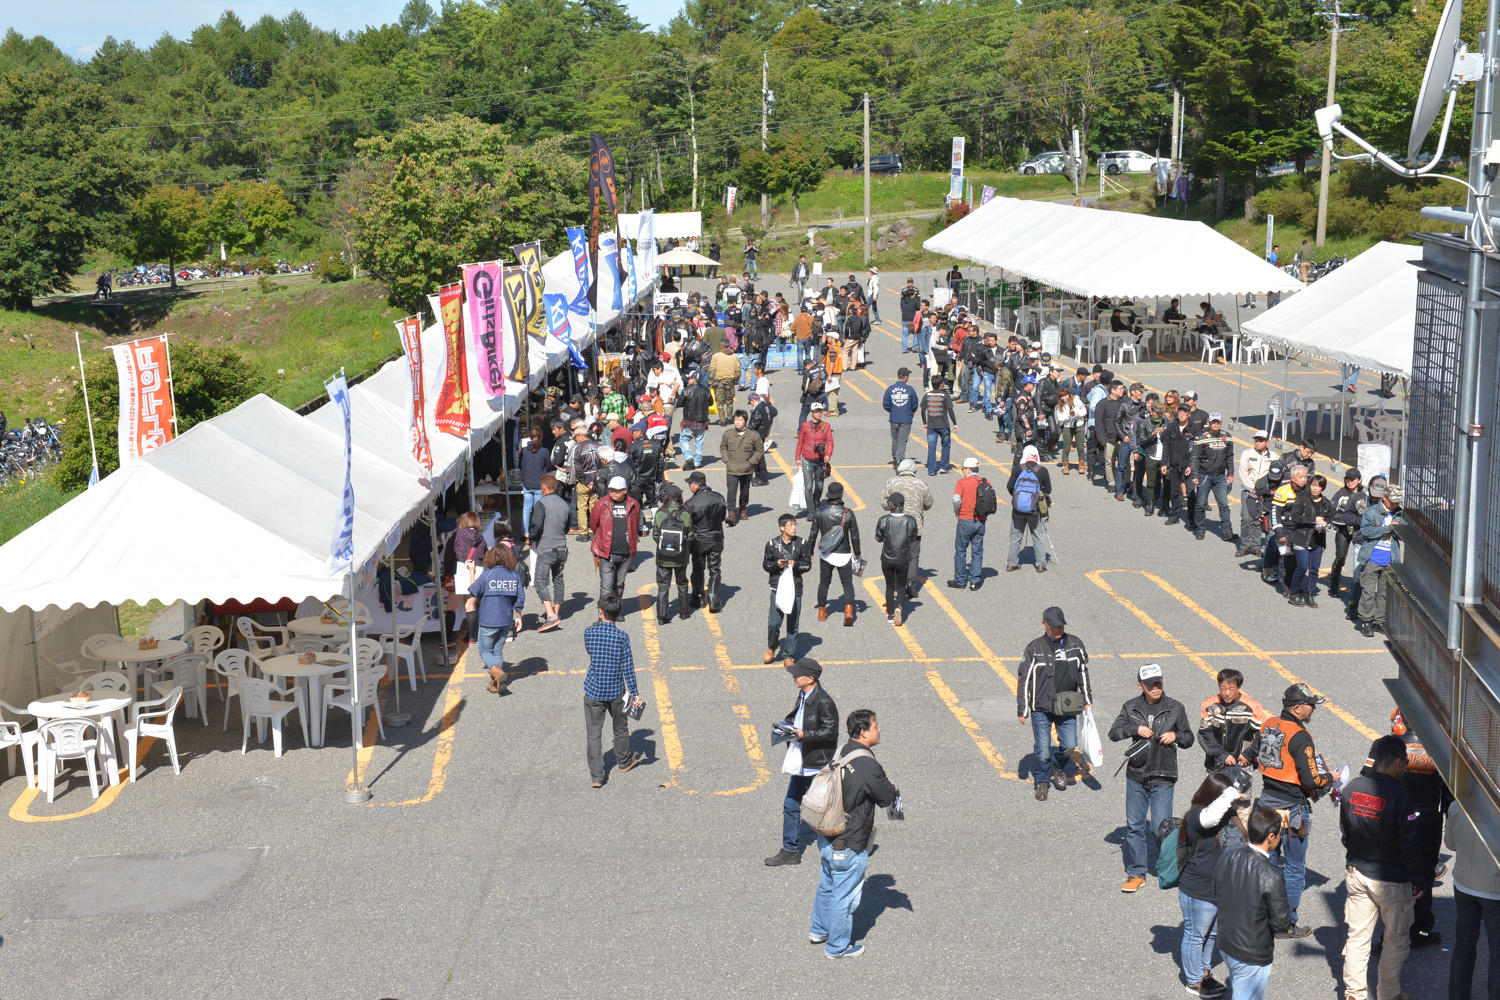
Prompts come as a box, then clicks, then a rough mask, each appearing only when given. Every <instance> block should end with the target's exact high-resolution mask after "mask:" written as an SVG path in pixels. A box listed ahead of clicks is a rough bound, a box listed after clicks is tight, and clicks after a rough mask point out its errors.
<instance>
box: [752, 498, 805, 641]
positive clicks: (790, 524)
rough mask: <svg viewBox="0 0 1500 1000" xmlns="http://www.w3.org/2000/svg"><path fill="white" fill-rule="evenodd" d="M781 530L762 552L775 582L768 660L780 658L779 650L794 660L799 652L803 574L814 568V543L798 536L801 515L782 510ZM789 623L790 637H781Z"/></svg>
mask: <svg viewBox="0 0 1500 1000" xmlns="http://www.w3.org/2000/svg"><path fill="white" fill-rule="evenodd" d="M776 526H777V530H778V533H777V535H776V536H775V537H774V538H772V539H771V540H770V541H768V542H766V549H765V552H764V553H763V554H762V555H761V569H763V570H765V571H766V575H767V576H768V577H769V578H770V584H771V612H770V617H769V620H768V621H767V624H766V653H765V656H764V657H763V660H764V662H766V663H770V662H771V661H772V660H774V659H776V656H777V652H778V651H779V650H782V649H784V650H786V654H785V659H786V660H787V661H788V662H790V661H791V660H793V659H795V658H796V655H797V627H798V625H799V624H800V621H801V618H802V577H803V576H804V575H805V574H806V573H807V571H808V570H810V569H812V554H813V547H812V544H811V543H810V542H809V541H807V540H805V539H801V538H798V537H797V517H796V515H795V514H782V515H781V517H779V518H778V519H777V521H776ZM783 623H785V624H786V638H785V640H783V639H782V638H781V626H782V624H783Z"/></svg>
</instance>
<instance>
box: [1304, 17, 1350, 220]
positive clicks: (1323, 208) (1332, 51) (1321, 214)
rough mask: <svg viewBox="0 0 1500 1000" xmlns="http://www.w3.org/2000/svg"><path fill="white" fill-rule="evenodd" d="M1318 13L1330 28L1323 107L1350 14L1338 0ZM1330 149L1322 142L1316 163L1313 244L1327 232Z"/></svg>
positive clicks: (1329, 95)
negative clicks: (1316, 179) (1316, 191)
mask: <svg viewBox="0 0 1500 1000" xmlns="http://www.w3.org/2000/svg"><path fill="white" fill-rule="evenodd" d="M1319 13H1320V15H1321V16H1322V17H1323V18H1325V19H1326V20H1327V21H1328V22H1329V28H1330V30H1329V33H1328V35H1329V37H1328V99H1327V100H1326V101H1325V102H1324V107H1327V106H1328V105H1331V104H1332V103H1333V83H1334V79H1335V77H1336V76H1337V74H1338V63H1339V30H1340V27H1341V25H1342V24H1343V19H1344V17H1345V16H1350V15H1345V14H1344V12H1343V11H1342V10H1340V9H1339V0H1333V10H1332V12H1330V11H1328V9H1327V8H1324V9H1323V10H1322V11H1320V12H1319ZM1332 151H1333V143H1331V142H1326V143H1324V144H1323V153H1322V157H1321V162H1320V163H1319V164H1318V226H1317V232H1316V233H1314V236H1313V245H1314V246H1322V245H1323V237H1324V236H1325V235H1326V234H1327V232H1328V171H1329V167H1330V166H1331V165H1332V163H1331V161H1332V160H1333V157H1332V155H1330V154H1331V153H1332Z"/></svg>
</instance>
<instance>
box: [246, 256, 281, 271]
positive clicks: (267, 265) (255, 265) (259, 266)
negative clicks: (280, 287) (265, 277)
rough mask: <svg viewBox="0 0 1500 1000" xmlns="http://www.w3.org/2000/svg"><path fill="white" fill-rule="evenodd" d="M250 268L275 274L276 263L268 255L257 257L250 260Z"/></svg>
mask: <svg viewBox="0 0 1500 1000" xmlns="http://www.w3.org/2000/svg"><path fill="white" fill-rule="evenodd" d="M250 270H252V271H259V272H260V273H261V274H275V273H276V263H275V262H274V261H273V260H271V258H269V257H257V258H255V259H254V260H252V261H251V262H250Z"/></svg>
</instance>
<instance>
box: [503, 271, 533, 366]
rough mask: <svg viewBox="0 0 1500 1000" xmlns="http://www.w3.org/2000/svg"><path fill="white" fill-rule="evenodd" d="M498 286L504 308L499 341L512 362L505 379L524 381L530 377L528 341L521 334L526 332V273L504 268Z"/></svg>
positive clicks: (528, 339) (528, 338)
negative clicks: (500, 340)
mask: <svg viewBox="0 0 1500 1000" xmlns="http://www.w3.org/2000/svg"><path fill="white" fill-rule="evenodd" d="M500 285H501V299H502V303H503V305H504V320H503V322H502V324H501V330H502V339H503V341H504V343H505V356H506V357H507V358H509V359H510V360H511V365H510V370H509V371H507V372H506V373H505V377H506V378H508V379H510V380H511V381H512V382H525V381H526V380H527V379H528V378H529V377H530V376H531V351H530V344H529V341H530V340H531V338H530V337H528V336H526V334H525V333H524V332H523V331H524V330H525V329H526V313H525V310H526V285H527V279H526V272H525V271H524V270H523V269H521V268H519V267H507V268H504V269H503V270H502V272H501V277H500Z"/></svg>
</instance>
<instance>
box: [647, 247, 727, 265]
mask: <svg viewBox="0 0 1500 1000" xmlns="http://www.w3.org/2000/svg"><path fill="white" fill-rule="evenodd" d="M656 266H657V267H718V266H719V262H718V261H716V260H714V259H713V258H712V257H705V256H703V255H702V254H701V253H694V252H693V251H691V250H689V249H688V248H687V247H678V248H677V249H675V250H668V251H667V252H666V253H664V254H662V255H661V256H660V257H658V258H656Z"/></svg>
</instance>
